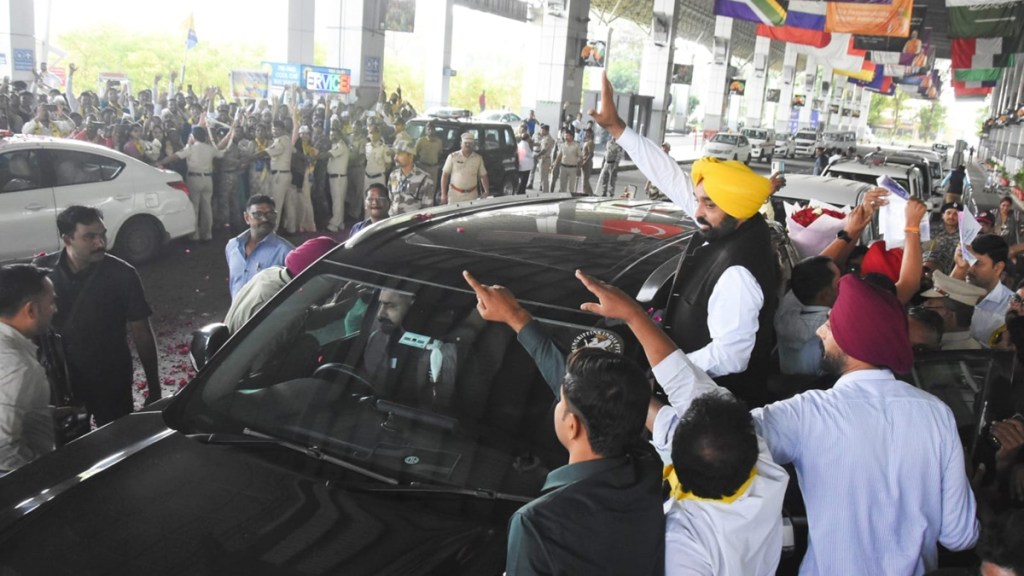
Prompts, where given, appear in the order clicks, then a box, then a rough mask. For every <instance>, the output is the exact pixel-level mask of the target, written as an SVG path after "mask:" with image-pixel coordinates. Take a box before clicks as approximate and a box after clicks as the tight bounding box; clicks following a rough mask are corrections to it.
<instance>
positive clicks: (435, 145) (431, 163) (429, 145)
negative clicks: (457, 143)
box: [416, 122, 444, 185]
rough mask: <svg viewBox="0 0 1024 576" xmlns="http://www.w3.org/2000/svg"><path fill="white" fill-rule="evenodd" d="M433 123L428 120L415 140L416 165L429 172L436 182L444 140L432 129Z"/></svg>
mask: <svg viewBox="0 0 1024 576" xmlns="http://www.w3.org/2000/svg"><path fill="white" fill-rule="evenodd" d="M434 128H435V127H434V123H433V122H428V123H427V127H426V129H425V130H424V131H423V135H422V136H420V139H419V140H417V141H416V165H417V166H419V167H420V168H421V169H423V171H424V172H426V173H427V174H430V179H431V180H432V181H433V182H434V183H435V185H436V183H437V177H438V171H439V170H440V168H441V153H442V152H444V142H442V141H441V137H440V136H438V135H437V132H435V131H434Z"/></svg>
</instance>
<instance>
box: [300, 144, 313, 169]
mask: <svg viewBox="0 0 1024 576" xmlns="http://www.w3.org/2000/svg"><path fill="white" fill-rule="evenodd" d="M315 150H316V148H314V147H313V145H312V144H306V141H305V140H303V141H302V153H303V154H305V155H306V158H308V159H309V163H308V164H307V165H306V174H312V173H313V170H314V169H315V168H316V158H315V157H314V156H313V152H314V151H315Z"/></svg>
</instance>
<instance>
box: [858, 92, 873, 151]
mask: <svg viewBox="0 0 1024 576" xmlns="http://www.w3.org/2000/svg"><path fill="white" fill-rule="evenodd" d="M873 94H874V92H872V91H870V90H863V89H862V90H861V92H860V122H858V123H857V140H858V141H860V140H862V139H863V138H864V135H865V133H866V132H867V128H868V111H870V110H871V97H872V95H873Z"/></svg>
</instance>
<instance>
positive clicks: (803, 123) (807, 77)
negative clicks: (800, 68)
mask: <svg viewBox="0 0 1024 576" xmlns="http://www.w3.org/2000/svg"><path fill="white" fill-rule="evenodd" d="M817 79H818V64H817V63H816V62H815V60H814V59H813V58H808V59H807V63H806V67H805V68H804V83H803V86H802V88H803V93H804V96H805V98H806V101H805V102H804V107H803V108H801V109H800V129H804V128H809V127H810V125H811V111H812V110H814V96H815V93H816V89H815V86H816V84H817Z"/></svg>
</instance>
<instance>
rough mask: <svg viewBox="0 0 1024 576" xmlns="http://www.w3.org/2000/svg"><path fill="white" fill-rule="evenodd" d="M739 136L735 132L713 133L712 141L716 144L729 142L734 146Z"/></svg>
mask: <svg viewBox="0 0 1024 576" xmlns="http://www.w3.org/2000/svg"><path fill="white" fill-rule="evenodd" d="M739 140H740V137H739V136H737V135H735V134H715V136H714V138H712V139H711V141H712V142H714V143H716V144H729V145H732V146H735V145H736V144H738V143H739Z"/></svg>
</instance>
